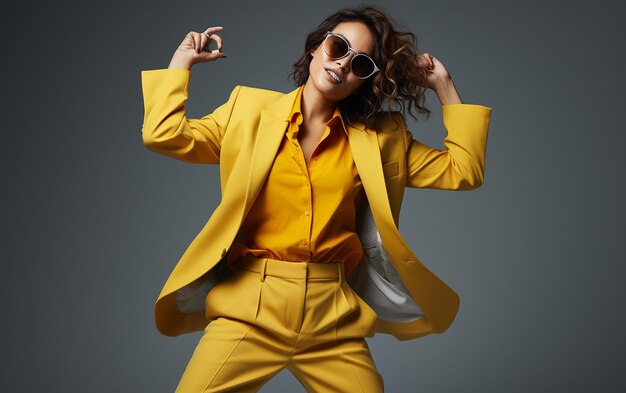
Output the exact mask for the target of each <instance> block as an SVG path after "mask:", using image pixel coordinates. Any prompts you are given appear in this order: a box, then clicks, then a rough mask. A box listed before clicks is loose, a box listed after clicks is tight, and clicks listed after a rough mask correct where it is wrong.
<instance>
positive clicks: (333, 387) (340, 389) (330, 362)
mask: <svg viewBox="0 0 626 393" xmlns="http://www.w3.org/2000/svg"><path fill="white" fill-rule="evenodd" d="M288 368H289V371H291V372H292V374H293V375H294V376H295V377H296V378H297V379H298V381H300V383H301V384H302V386H304V387H305V389H306V390H307V392H316V393H322V392H334V393H357V392H358V393H378V392H383V391H384V385H383V378H382V376H381V375H380V373H379V372H378V370H377V369H376V365H375V364H374V360H373V359H372V356H371V354H370V350H369V347H368V345H367V342H366V341H365V339H364V338H346V339H338V340H337V341H330V342H325V343H323V344H318V345H316V346H313V347H310V348H308V349H307V350H304V351H300V352H298V353H295V354H294V355H293V357H292V362H291V363H290V365H289V366H288Z"/></svg>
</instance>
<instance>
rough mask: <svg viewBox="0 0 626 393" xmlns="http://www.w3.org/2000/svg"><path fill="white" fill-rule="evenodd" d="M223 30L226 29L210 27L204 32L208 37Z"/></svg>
mask: <svg viewBox="0 0 626 393" xmlns="http://www.w3.org/2000/svg"><path fill="white" fill-rule="evenodd" d="M222 30H224V28H223V27H222V26H215V27H209V28H208V29H206V30H205V31H204V32H205V33H207V34H208V35H211V34H214V33H217V32H218V31H222Z"/></svg>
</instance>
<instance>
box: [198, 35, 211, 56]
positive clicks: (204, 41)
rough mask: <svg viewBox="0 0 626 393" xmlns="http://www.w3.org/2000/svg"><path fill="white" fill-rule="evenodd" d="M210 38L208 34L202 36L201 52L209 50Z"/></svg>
mask: <svg viewBox="0 0 626 393" xmlns="http://www.w3.org/2000/svg"><path fill="white" fill-rule="evenodd" d="M208 42H209V36H208V35H207V34H206V33H204V32H203V33H202V34H200V52H202V51H203V50H205V49H208V45H207V44H208Z"/></svg>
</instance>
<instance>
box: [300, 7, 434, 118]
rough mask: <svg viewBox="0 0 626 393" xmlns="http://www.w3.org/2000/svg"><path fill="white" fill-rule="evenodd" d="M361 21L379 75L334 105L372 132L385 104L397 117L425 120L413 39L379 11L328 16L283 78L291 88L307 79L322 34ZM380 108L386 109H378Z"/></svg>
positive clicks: (421, 70)
mask: <svg viewBox="0 0 626 393" xmlns="http://www.w3.org/2000/svg"><path fill="white" fill-rule="evenodd" d="M347 21H360V22H363V23H364V24H365V25H366V26H367V27H368V28H369V29H370V31H371V32H372V34H373V35H374V37H375V39H374V52H373V54H372V58H373V59H374V61H375V62H376V64H377V65H378V66H379V67H380V71H379V72H377V73H376V74H374V76H373V77H370V78H368V79H366V81H365V82H364V83H363V84H362V85H361V86H360V87H359V88H358V89H357V90H356V92H355V93H354V94H352V95H350V96H349V97H346V98H345V99H343V100H342V101H341V102H340V108H341V111H342V113H343V114H347V115H349V118H348V121H351V120H357V121H360V122H362V123H364V124H365V125H366V126H367V127H368V128H370V129H374V125H375V122H376V117H377V115H379V114H384V113H387V114H388V115H390V113H391V111H392V110H391V104H392V103H397V104H398V105H399V106H400V108H401V112H402V113H403V114H404V115H406V113H407V108H406V106H405V102H408V113H409V114H410V115H411V117H413V118H414V119H415V120H417V117H416V116H415V115H414V114H413V113H412V110H413V109H415V110H416V112H417V113H418V114H420V113H421V114H426V117H427V118H428V117H430V114H431V111H430V110H429V109H428V108H426V107H425V106H424V105H423V103H424V101H425V98H426V97H425V91H426V87H425V86H426V78H427V75H428V71H427V69H426V68H425V65H421V64H420V63H418V57H419V55H420V54H421V53H420V51H419V50H418V49H417V45H416V38H415V35H414V34H413V33H411V32H410V31H399V30H397V29H396V28H395V26H394V25H395V24H397V23H396V22H395V21H393V20H392V18H390V17H389V16H388V15H387V14H386V13H385V12H384V11H383V10H382V9H381V8H378V7H374V6H371V5H361V6H359V7H356V8H342V9H340V10H339V11H337V12H335V13H334V14H332V15H330V16H328V17H327V18H326V19H325V20H324V21H323V22H322V23H320V24H319V26H317V28H316V29H315V30H313V31H311V32H310V33H309V34H308V35H307V38H306V42H305V44H304V53H303V54H302V56H301V57H300V58H299V59H298V61H296V62H295V63H294V64H293V71H292V72H291V73H290V74H289V78H291V79H293V81H294V82H295V84H296V86H301V85H303V84H305V83H306V81H307V79H308V78H309V65H310V64H311V59H312V57H311V51H313V50H315V48H317V46H318V45H319V44H320V43H322V41H323V39H324V36H325V34H326V32H327V31H332V30H333V29H334V28H335V26H337V25H338V24H339V23H341V22H347ZM384 103H387V104H388V106H387V108H386V109H385V110H381V107H382V106H383V104H384Z"/></svg>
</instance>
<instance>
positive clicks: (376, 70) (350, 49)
mask: <svg viewBox="0 0 626 393" xmlns="http://www.w3.org/2000/svg"><path fill="white" fill-rule="evenodd" d="M331 35H332V36H335V37H339V38H341V40H342V41H343V42H345V43H346V46H347V47H348V50H347V52H346V54H345V55H343V56H341V57H332V56H331V55H329V54H328V52H326V40H327V39H328V37H329V36H331ZM322 49H323V50H324V53H326V56H328V57H329V58H331V59H333V60H339V59H343V58H344V57H346V56H348V55H349V54H350V51H352V52H354V53H355V55H354V56H352V59H350V70H352V62H353V61H354V59H355V58H356V57H357V56H364V57H366V58H367V59H368V60H369V61H371V62H372V64H374V70H373V71H372V72H371V73H370V74H369V75H368V76H363V77H361V76H357V75H356V74H355V75H354V76H355V77H356V78H359V79H367V78H369V77H370V76H372V75H374V74H375V73H376V72H378V71H380V68H378V66H377V65H376V62H375V61H374V59H372V58H371V57H369V56H368V55H366V54H365V53H359V52H357V51H356V50H354V49H353V48H352V47H351V46H350V44H349V43H348V41H346V39H345V38H343V37H342V36H340V35H339V34H335V33H333V32H332V31H327V32H326V34H325V35H324V41H322ZM352 73H353V74H354V72H352Z"/></svg>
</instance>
